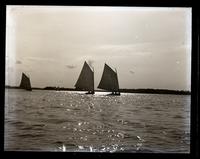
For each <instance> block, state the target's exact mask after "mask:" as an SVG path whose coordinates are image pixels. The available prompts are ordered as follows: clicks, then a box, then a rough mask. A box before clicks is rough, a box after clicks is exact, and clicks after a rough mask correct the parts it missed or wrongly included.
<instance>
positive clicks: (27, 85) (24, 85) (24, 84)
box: [19, 73, 32, 91]
mask: <svg viewBox="0 0 200 159" xmlns="http://www.w3.org/2000/svg"><path fill="white" fill-rule="evenodd" d="M19 88H21V89H26V90H28V91H32V88H31V82H30V78H29V77H28V76H27V75H25V73H22V79H21V83H20V86H19Z"/></svg>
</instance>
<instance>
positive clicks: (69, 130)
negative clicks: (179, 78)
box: [5, 89, 190, 153]
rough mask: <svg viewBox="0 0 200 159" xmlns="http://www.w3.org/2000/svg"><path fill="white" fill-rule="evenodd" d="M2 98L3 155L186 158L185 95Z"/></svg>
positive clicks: (12, 93)
mask: <svg viewBox="0 0 200 159" xmlns="http://www.w3.org/2000/svg"><path fill="white" fill-rule="evenodd" d="M5 92H6V94H5V95H6V98H5V150H20V151H21V150H36V151H63V152H77V151H78V152H79V151H80V152H155V153H156V152H159V153H160V152H164V153H165V152H170V153H172V152H175V153H178V152H180V153H189V152H190V149H189V147H190V96H189V95H159V94H135V93H133V94H131V93H122V94H121V96H106V94H108V93H105V92H97V93H95V94H94V95H85V94H84V93H83V92H73V91H71V92H70V91H69V92H68V91H44V90H43V91H41V90H33V91H32V92H27V91H24V90H17V89H16V90H15V89H6V91H5Z"/></svg>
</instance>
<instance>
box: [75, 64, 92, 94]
mask: <svg viewBox="0 0 200 159" xmlns="http://www.w3.org/2000/svg"><path fill="white" fill-rule="evenodd" d="M75 87H76V89H77V90H83V91H88V92H87V93H86V94H94V71H93V70H92V69H91V68H90V66H89V65H88V64H87V62H86V61H85V63H84V65H83V68H82V70H81V73H80V75H79V78H78V80H77V82H76V84H75Z"/></svg>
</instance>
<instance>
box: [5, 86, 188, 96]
mask: <svg viewBox="0 0 200 159" xmlns="http://www.w3.org/2000/svg"><path fill="white" fill-rule="evenodd" d="M5 88H11V89H20V88H19V87H17V86H5ZM32 89H33V90H34V89H35V90H56V91H84V90H78V89H75V88H64V87H45V88H37V87H32ZM95 92H105V90H95ZM120 92H121V93H148V94H175V95H191V92H190V91H184V90H168V89H149V88H148V89H120Z"/></svg>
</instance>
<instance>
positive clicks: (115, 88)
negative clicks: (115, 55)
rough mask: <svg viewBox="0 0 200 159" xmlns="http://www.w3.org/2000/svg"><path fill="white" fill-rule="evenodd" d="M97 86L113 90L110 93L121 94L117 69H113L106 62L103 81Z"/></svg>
mask: <svg viewBox="0 0 200 159" xmlns="http://www.w3.org/2000/svg"><path fill="white" fill-rule="evenodd" d="M97 88H100V89H105V90H107V91H111V92H112V94H110V95H120V92H119V82H118V77H117V71H113V70H112V68H110V67H109V66H108V65H107V64H106V63H105V65H104V71H103V75H102V77H101V81H100V83H99V85H98V87H97Z"/></svg>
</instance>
